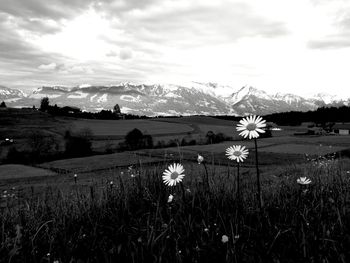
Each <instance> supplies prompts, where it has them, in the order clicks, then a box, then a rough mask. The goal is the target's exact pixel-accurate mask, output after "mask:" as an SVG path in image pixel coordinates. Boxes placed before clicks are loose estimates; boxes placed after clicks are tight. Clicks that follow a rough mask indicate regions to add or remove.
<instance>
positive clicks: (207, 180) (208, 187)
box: [203, 162, 210, 192]
mask: <svg viewBox="0 0 350 263" xmlns="http://www.w3.org/2000/svg"><path fill="white" fill-rule="evenodd" d="M203 165H204V169H205V175H206V178H205V179H206V184H207V191H208V192H209V190H210V185H209V174H208V169H207V166H206V165H205V163H204V162H203Z"/></svg>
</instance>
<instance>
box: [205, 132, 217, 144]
mask: <svg viewBox="0 0 350 263" xmlns="http://www.w3.org/2000/svg"><path fill="white" fill-rule="evenodd" d="M205 137H207V143H208V144H212V143H214V140H215V133H214V132H213V131H208V132H207V135H206V136H205Z"/></svg>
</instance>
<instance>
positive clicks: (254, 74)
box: [0, 0, 350, 97]
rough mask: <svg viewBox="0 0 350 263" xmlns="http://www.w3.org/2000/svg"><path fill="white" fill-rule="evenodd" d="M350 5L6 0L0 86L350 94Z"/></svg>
mask: <svg viewBox="0 0 350 263" xmlns="http://www.w3.org/2000/svg"><path fill="white" fill-rule="evenodd" d="M349 69H350V1H348V0H264V1H261V0H254V1H253V0H242V1H236V0H216V1H213V0H100V1H95V0H55V1H47V0H1V1H0V85H4V86H7V87H9V88H19V89H22V90H23V91H25V92H29V91H30V90H32V89H34V88H37V87H40V86H43V85H67V86H76V85H81V84H92V85H111V84H117V83H120V82H132V83H145V84H156V83H160V84H166V83H168V84H185V83H189V82H191V81H196V82H213V83H219V84H223V85H230V86H232V87H233V88H235V89H239V88H240V87H242V86H244V85H251V86H253V87H255V88H257V89H262V90H265V91H267V92H269V93H276V92H283V93H294V94H298V95H302V96H303V95H304V96H305V95H309V94H313V93H328V94H332V95H337V96H344V97H350V74H349V72H348V71H349Z"/></svg>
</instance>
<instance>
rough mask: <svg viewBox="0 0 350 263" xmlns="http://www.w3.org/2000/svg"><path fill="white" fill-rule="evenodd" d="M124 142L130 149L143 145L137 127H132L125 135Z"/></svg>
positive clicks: (141, 134)
mask: <svg viewBox="0 0 350 263" xmlns="http://www.w3.org/2000/svg"><path fill="white" fill-rule="evenodd" d="M125 143H126V145H127V147H128V148H129V149H130V150H135V149H139V148H141V147H142V146H143V133H142V132H141V131H140V130H139V129H136V128H135V129H133V130H132V131H130V132H128V134H127V135H126V136H125Z"/></svg>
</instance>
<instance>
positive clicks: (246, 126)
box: [236, 115, 266, 139]
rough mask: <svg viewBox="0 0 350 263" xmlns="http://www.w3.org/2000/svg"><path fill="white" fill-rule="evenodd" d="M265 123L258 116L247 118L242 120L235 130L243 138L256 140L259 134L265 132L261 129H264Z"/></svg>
mask: <svg viewBox="0 0 350 263" xmlns="http://www.w3.org/2000/svg"><path fill="white" fill-rule="evenodd" d="M265 122H266V121H265V120H263V119H262V118H261V117H260V116H255V115H254V116H249V117H247V118H244V119H243V120H240V121H239V124H238V125H237V128H236V129H237V131H240V132H241V133H240V134H239V135H241V136H243V137H244V138H247V137H249V139H251V138H258V137H259V133H264V132H265V131H264V130H262V129H261V128H264V127H266V123H265Z"/></svg>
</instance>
